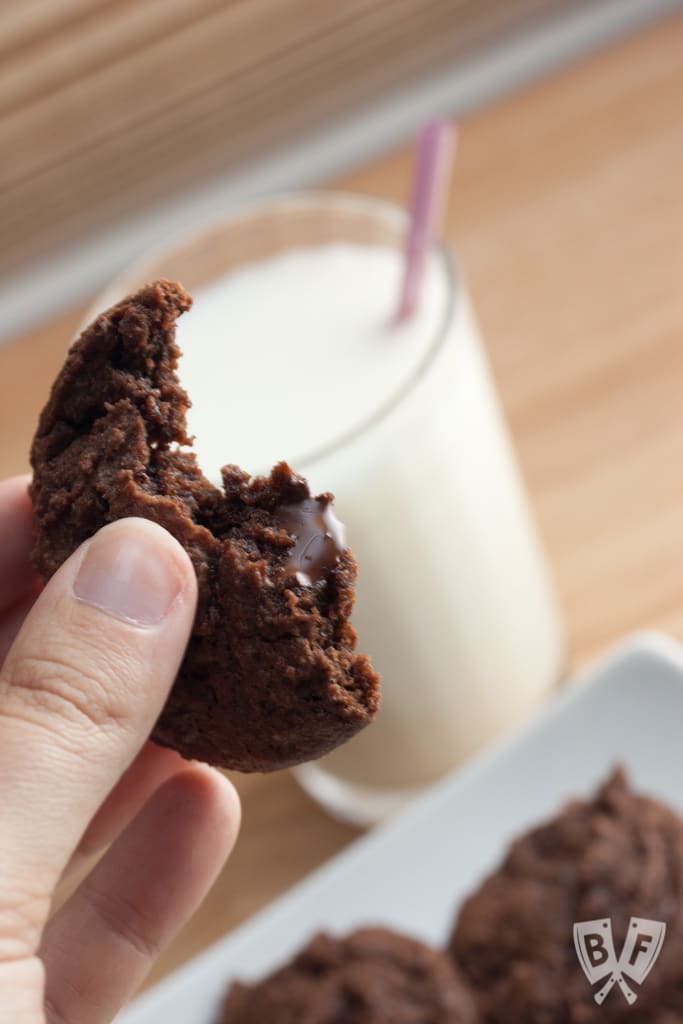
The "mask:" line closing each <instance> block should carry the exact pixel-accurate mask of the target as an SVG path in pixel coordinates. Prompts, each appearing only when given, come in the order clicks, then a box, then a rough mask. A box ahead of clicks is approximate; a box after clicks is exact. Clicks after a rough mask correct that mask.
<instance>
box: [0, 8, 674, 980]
mask: <svg viewBox="0 0 683 1024" xmlns="http://www.w3.org/2000/svg"><path fill="white" fill-rule="evenodd" d="M681 54H683V15H681V16H677V17H675V18H673V19H671V20H669V21H667V22H664V23H662V24H660V25H659V26H658V27H656V28H654V29H650V30H648V31H647V32H646V33H644V34H642V35H640V36H636V37H633V38H631V39H629V40H627V41H625V42H623V43H621V44H620V45H619V46H617V47H615V48H612V49H610V50H608V51H604V52H602V53H600V54H598V55H597V56H595V57H593V58H591V59H590V60H588V61H586V62H584V63H583V64H581V65H575V66H574V67H572V68H571V69H570V70H569V71H567V72H563V73H561V74H559V75H557V76H556V77H554V78H552V79H549V80H546V81H544V82H541V83H538V84H536V85H534V86H533V87H532V88H529V89H526V90H525V91H524V92H522V93H518V94H517V95H515V96H513V97H511V98H509V99H507V100H505V101H504V102H501V103H499V104H498V105H496V106H495V107H493V108H490V109H488V110H486V111H484V112H479V113H477V114H476V115H474V116H472V117H471V118H469V119H468V120H467V121H466V122H465V123H464V124H463V131H462V141H461V148H460V153H459V156H458V164H457V171H456V174H455V178H454V182H453V193H452V198H451V204H450V213H449V219H448V229H447V230H448V237H449V238H450V239H451V240H452V242H453V243H454V244H455V245H456V247H457V249H458V252H459V256H460V259H461V262H462V264H463V265H464V268H465V270H466V273H467V276H468V278H469V282H470V286H471V290H472V293H473V297H474V302H475V305H476V307H477V309H478V312H479V316H480V320H481V325H482V329H483V334H484V337H485V339H486V341H487V345H488V348H489V352H490V355H491V359H492V363H493V368H494V372H495V375H496V379H497V381H498V384H499V387H500V391H501V393H502V397H503V402H504V405H505V409H506V411H507V414H508V416H509V420H510V423H511V425H512V430H513V433H514V436H515V439H516V442H517V445H518V449H519V454H520V459H521V462H522V466H523V469H524V472H525V475H526V480H527V483H528V486H529V489H530V491H531V496H532V499H533V503H534V505H535V509H536V512H537V515H538V519H539V523H540V528H541V531H542V534H543V537H544V539H545V543H546V546H547V550H548V553H549V558H550V562H551V565H552V569H553V572H554V575H555V579H556V581H557V587H558V591H559V595H560V601H561V604H562V607H563V610H564V613H565V616H566V621H567V630H568V636H569V642H570V650H571V654H572V661H573V663H574V664H576V663H580V662H584V661H585V660H586V659H588V658H590V657H591V656H593V655H594V654H595V653H596V652H598V651H599V650H600V649H601V648H603V647H605V646H606V645H607V644H610V643H612V642H613V641H615V640H617V639H618V638H619V637H620V636H622V635H623V634H624V633H628V632H630V631H632V630H636V629H640V628H643V627H654V628H657V629H662V630H666V631H667V632H669V633H671V634H673V635H674V636H676V637H677V638H679V639H681V640H683V124H682V122H681V111H683V60H681ZM409 175H410V154H409V152H408V151H407V150H406V151H401V152H398V153H395V154H393V155H390V156H388V157H386V158H385V159H383V160H381V161H379V162H377V163H375V164H373V165H372V166H368V167H364V168H363V169H362V170H359V171H358V172H357V173H355V174H353V175H352V176H349V177H347V178H346V179H345V180H344V181H343V182H341V183H337V184H341V185H342V186H343V187H348V188H351V189H355V190H362V191H365V192H369V193H373V194H378V195H383V196H388V197H390V198H393V199H397V200H401V201H402V200H404V199H405V197H406V193H407V190H408V181H409ZM37 301H39V296H38V297H37ZM78 319H79V311H73V312H71V313H69V314H68V315H65V316H63V317H62V318H61V319H60V320H59V321H57V322H54V323H50V324H48V325H46V326H45V327H44V328H43V329H41V330H39V331H36V332H34V333H32V334H31V336H30V337H27V338H25V339H23V340H22V341H21V342H20V343H19V344H15V345H13V346H10V347H6V348H4V349H0V389H1V392H0V393H1V395H2V401H1V402H0V436H1V437H2V442H3V443H2V450H1V451H0V474H2V475H4V474H8V473H12V472H19V471H23V470H24V469H25V468H26V452H27V449H28V445H29V440H30V436H31V433H32V430H33V427H34V425H35V421H36V416H37V413H38V409H39V407H40V406H41V404H42V403H43V401H44V399H45V395H46V391H47V388H48V386H49V383H50V381H51V379H52V377H53V376H54V373H55V371H56V369H57V367H58V365H59V363H60V362H61V359H62V356H63V353H64V350H65V347H66V344H67V342H68V339H69V335H70V332H71V331H72V330H73V328H74V327H75V325H76V323H77V321H78ZM236 782H237V786H238V788H239V790H240V793H241V795H242V800H243V805H244V827H243V832H242V836H241V839H240V841H239V844H238V847H237V850H236V852H235V854H234V857H233V859H232V862H231V864H230V865H229V866H228V868H227V869H226V870H225V871H224V872H223V874H222V876H221V877H220V879H219V881H218V882H217V884H216V886H215V888H214V890H213V892H212V894H211V896H210V897H209V899H208V900H207V901H206V903H205V904H204V906H203V908H202V909H201V910H200V911H199V912H198V913H197V914H196V916H195V918H194V919H193V921H192V922H191V923H190V924H189V925H188V927H187V928H186V929H185V930H184V932H183V933H182V934H181V935H180V936H179V937H178V938H177V939H176V941H175V942H174V943H173V945H172V946H171V948H170V949H169V950H168V951H166V952H165V953H164V955H163V956H162V958H161V961H160V963H159V965H158V967H157V968H156V970H155V972H154V975H153V978H154V979H158V978H159V977H161V975H163V974H164V973H165V972H167V971H169V970H170V969H171V968H173V967H175V966H176V965H177V964H179V963H180V962H181V961H183V960H184V959H186V958H187V957H189V956H191V955H192V954H194V953H196V952H198V951H199V950H200V949H201V948H202V947H203V946H204V945H206V944H207V943H209V942H211V941H212V940H214V939H216V938H218V937H219V936H220V935H222V934H223V933H224V932H226V931H227V930H228V929H230V928H232V927H233V926H234V925H236V924H237V923H239V922H240V921H242V920H244V919H245V918H246V917H247V916H248V915H250V914H251V913H253V912H254V911H255V910H257V909H258V908H259V907H261V906H263V905H264V904H265V903H267V902H268V901H269V900H271V899H273V897H274V896H276V895H277V894H278V893H280V892H282V890H284V889H286V888H287V887H288V886H290V885H291V884H292V883H293V882H295V881H296V880H297V879H299V878H301V877H302V876H303V875H305V874H306V873H307V872H309V871H310V870H311V869H312V868H314V867H315V866H316V865H318V864H320V863H321V862H322V861H324V860H325V859H326V858H327V857H329V856H330V855H332V854H333V853H335V852H336V851H337V850H339V849H341V848H342V847H343V846H344V845H346V844H347V843H348V842H350V841H351V840H352V839H353V838H354V832H353V830H352V829H350V828H347V827H344V826H342V825H339V824H336V823H334V822H333V821H331V820H329V819H328V818H327V817H326V816H325V815H324V814H323V812H322V811H320V810H319V809H318V808H317V807H316V806H314V805H313V804H312V803H311V802H310V801H309V800H308V799H307V798H306V797H305V796H304V795H303V794H302V793H301V792H300V791H299V789H298V788H297V786H296V785H295V784H294V782H293V781H292V779H291V777H290V776H289V775H288V774H286V773H284V774H279V775H274V776H268V777H259V776H253V777H244V778H238V779H237V780H236Z"/></svg>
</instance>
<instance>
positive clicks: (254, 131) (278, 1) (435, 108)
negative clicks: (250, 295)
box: [0, 0, 679, 337]
mask: <svg viewBox="0 0 683 1024" xmlns="http://www.w3.org/2000/svg"><path fill="white" fill-rule="evenodd" d="M678 6H679V3H678V2H677V0H344V2H343V3H339V2H334V0H192V2H191V3H188V2H186V0H7V2H5V3H3V4H2V5H0V153H2V159H1V160H0V243H1V244H0V304H1V305H2V309H3V317H2V322H1V323H0V336H5V337H6V336H8V335H12V334H16V333H18V332H19V331H20V330H22V329H25V328H26V327H28V326H31V325H32V324H33V323H35V322H36V321H37V320H39V319H40V318H41V316H42V317H44V316H45V315H46V314H48V313H49V312H51V311H54V310H56V309H58V308H60V307H61V308H65V307H67V306H68V304H69V303H70V302H71V303H73V302H75V301H77V300H79V299H81V298H83V297H84V296H85V295H87V294H91V293H92V292H93V290H94V289H95V288H96V287H98V286H100V285H101V284H102V283H103V282H104V281H105V280H106V279H107V277H108V276H109V275H110V274H111V273H112V272H113V271H114V269H116V268H117V267H119V266H121V265H122V264H123V263H125V261H126V260H127V259H128V258H130V257H131V256H132V255H134V254H135V253H136V252H138V251H140V249H141V248H144V247H146V246H147V245H149V244H151V243H152V242H154V241H155V240H156V239H158V238H159V237H163V236H164V235H165V234H168V233H171V232H173V231H175V230H178V229H180V228H181V227H183V226H185V225H188V224H191V223H193V222H194V221H195V220H196V219H197V218H198V217H200V218H205V217H206V216H207V215H209V214H210V213H212V212H213V213H215V211H216V210H217V209H220V208H222V207H224V206H225V205H226V204H227V203H232V202H234V201H236V200H239V199H241V198H243V197H244V196H246V195H253V194H255V193H258V192H264V191H272V190H274V189H283V188H291V187H294V186H300V185H303V184H309V183H311V182H314V181H320V180H322V179H325V178H329V177H330V176H332V175H338V174H340V173H341V172H342V171H345V170H347V169H348V168H350V167H353V166H355V165H357V164H359V163H360V162H361V161H364V160H368V159H369V158H371V157H373V156H375V155H377V154H378V153H380V152H382V151H383V150H386V149H387V148H389V147H391V146H395V145H396V144H397V143H399V142H400V141H402V140H403V139H405V138H407V137H408V136H410V134H411V133H412V132H413V131H414V130H415V129H416V127H417V126H418V125H419V123H420V121H421V120H423V119H424V118H425V117H426V116H429V115H434V114H437V113H442V112H443V113H448V114H462V113H463V112H466V111H471V110H473V109H475V108H477V107H478V106H480V105H481V104H482V103H484V102H489V101H490V100H491V99H492V98H493V97H495V96H496V95H499V94H500V93H502V92H505V91H507V90H509V89H511V88H513V87H514V86H517V85H519V84H520V83H521V82H523V81H524V80H525V79H528V78H530V77H533V76H535V75H538V74H540V73H542V72H548V71H549V70H552V69H553V68H556V67H557V66H558V65H560V64H561V63H562V62H565V61H567V60H569V59H570V58H577V57H579V56H581V55H585V54H586V53H587V52H588V51H590V50H591V49H593V48H595V47H596V46H598V45H600V44H603V43H605V42H606V41H608V40H610V39H613V38H615V37H616V36H618V35H619V34H620V33H624V32H626V31H628V30H633V29H635V28H636V27H637V26H639V25H642V24H643V23H644V22H646V21H647V20H649V19H652V18H654V17H658V16H661V15H662V14H663V13H665V12H666V11H668V10H671V9H673V8H675V7H678ZM27 275H28V276H27ZM38 275H40V276H38ZM37 291H39V292H40V296H41V298H40V303H36V292H37Z"/></svg>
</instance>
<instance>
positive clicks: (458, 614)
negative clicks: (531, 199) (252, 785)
mask: <svg viewBox="0 0 683 1024" xmlns="http://www.w3.org/2000/svg"><path fill="white" fill-rule="evenodd" d="M400 274H401V265H400V255H399V253H398V252H397V251H395V250H393V249H389V248H379V247H370V246H367V247H366V246H360V245H350V244H348V245H347V244H345V245H336V244H335V245H330V246H326V247H318V248H313V249H301V250H294V251H291V252H290V253H288V254H286V255H284V256H278V257H275V258H273V259H271V260H269V261H267V262H264V263H261V264H256V265H252V266H247V267H245V268H243V269H241V270H239V271H237V272H235V273H233V274H231V275H230V276H229V277H226V278H225V279H223V280H221V281H218V282H216V283H214V284H213V285H211V286H210V287H209V288H206V289H204V290H202V291H199V292H197V293H195V308H194V309H193V311H192V312H191V313H190V314H189V315H188V316H186V317H183V318H182V319H181V321H180V324H179V329H178V334H179V341H180V345H181V348H182V349H183V351H184V353H185V356H184V359H183V361H182V363H181V368H180V369H181V377H182V380H183V383H184V384H185V386H186V387H187V389H188V391H189V393H190V397H191V398H192V401H193V403H194V406H193V408H192V410H191V411H190V431H191V432H194V433H195V434H196V435H197V441H196V442H195V445H196V450H197V452H198V455H199V459H200V462H201V464H202V467H203V468H204V470H205V472H206V473H207V474H208V475H209V476H210V477H212V478H213V479H214V480H218V479H219V474H218V470H219V468H220V466H221V465H222V464H223V463H224V462H236V463H238V464H239V465H241V466H242V467H243V468H244V469H246V470H248V471H249V472H252V473H256V472H262V471H264V470H268V469H269V468H270V466H271V465H273V464H274V463H275V462H276V461H278V460H279V459H286V460H287V461H288V462H289V463H290V464H291V465H292V466H293V468H294V469H296V470H298V471H300V472H303V473H304V474H305V475H306V476H307V477H308V479H309V481H310V483H311V486H312V488H313V490H314V491H315V492H317V491H322V490H332V491H333V492H334V493H335V494H336V496H337V500H336V505H335V509H336V512H337V515H338V516H339V517H340V518H341V519H342V520H343V521H344V522H345V524H346V527H347V533H348V538H349V543H350V545H351V547H352V548H353V550H354V552H355V554H356V557H357V559H358V563H359V578H358V588H357V603H356V610H355V613H354V624H355V625H356V628H357V630H358V632H359V634H360V649H361V650H363V651H365V652H367V653H369V654H370V655H371V657H372V660H373V663H374V664H375V666H376V667H377V668H378V670H379V671H380V672H381V673H382V676H383V684H384V687H383V690H384V700H383V707H382V710H381V712H380V714H379V716H378V718H377V720H376V722H375V724H373V725H372V726H371V727H370V728H368V729H366V730H365V731H364V732H363V733H362V734H361V735H360V736H358V737H357V738H356V739H354V740H352V741H351V742H350V743H348V744H347V745H346V746H344V747H342V748H341V749H339V750H337V751H335V752H334V753H333V754H331V755H330V756H329V757H327V758H325V759H323V761H321V762H319V763H318V766H312V767H311V766H309V767H306V768H305V769H304V770H303V771H300V778H302V780H303V782H304V784H305V785H307V787H308V788H310V789H311V790H312V791H314V792H318V795H320V792H322V790H321V789H320V785H319V783H320V784H321V785H322V787H323V790H324V787H325V785H326V781H325V780H326V779H327V780H328V782H329V779H330V778H332V779H335V780H336V782H335V783H334V785H335V786H336V787H337V789H339V787H340V786H341V787H342V788H343V784H344V783H346V782H348V783H352V784H354V785H357V786H359V787H360V788H359V789H358V790H357V791H356V794H355V797H354V795H353V793H354V791H353V789H352V788H351V789H349V799H350V800H351V801H353V800H359V799H361V797H362V796H363V794H366V795H373V794H375V795H376V794H377V793H380V794H381V793H382V792H384V791H389V792H391V791H393V792H396V790H397V789H402V790H404V791H405V790H407V789H409V788H411V787H416V786H421V785H423V784H425V783H427V782H429V781H431V780H432V779H435V778H437V777H438V776H439V775H441V774H443V773H444V772H445V771H447V770H448V769H449V768H450V767H452V766H453V765H454V764H455V763H457V762H458V761H459V760H460V759H461V758H462V757H463V756H464V755H466V754H467V753H469V752H470V751H472V750H474V749H476V748H477V747H478V746H480V745H481V744H482V743H483V742H485V741H486V740H488V739H490V738H491V737H493V736H495V735H497V734H499V733H500V732H502V731H504V730H505V729H506V728H508V727H509V726H511V725H513V724H514V723H516V722H518V721H520V720H521V719H523V718H524V717H525V716H526V715H528V713H529V712H530V711H531V710H532V708H533V707H534V706H535V705H536V704H537V703H538V701H539V700H540V698H541V697H542V696H543V695H544V694H545V693H546V692H547V691H548V689H549V687H550V686H551V685H552V684H553V683H554V682H555V681H556V680H557V679H558V677H559V674H560V671H561V667H562V658H563V638H562V632H561V629H560V625H559V620H558V616H557V611H556V607H555V603H554V599H553V594H552V591H551V587H550V585H549V581H548V577H547V573H546V568H545V564H544V560H543V555H542V552H541V550H540V547H539V544H538V540H537V537H536V533H535V530H534V527H533V523H532V520H531V517H530V513H529V508H528V505H527V502H526V499H525V496H524V493H523V489H522V486H521V482H520V479H519V475H518V471H517V468H516V464H515V460H514V456H513V453H512V450H511V447H510V442H509V439H508V435H507V432H506V429H505V426H504V424H503V421H502V419H501V414H500V410H499V406H498V402H497V399H496V396H495V393H494V390H493V386H492V382H491V379H490V376H489V371H488V368H487V365H486V361H485V358H484V355H483V352H482V348H481V345H480V342H479V339H478V335H477V331H476V328H475V326H474V324H473V321H472V318H471V315H470V312H469V308H468V304H467V300H466V297H465V296H464V294H463V292H462V289H461V287H460V285H459V284H458V288H457V290H456V294H455V299H453V291H452V285H451V281H450V277H449V272H448V269H447V266H446V263H445V261H444V259H443V258H442V256H441V255H440V254H438V253H437V252H434V253H433V254H432V256H431V261H430V263H429V265H428V268H427V274H426V279H425V283H424V291H423V294H422V302H421V306H420V309H419V312H418V314H417V315H416V316H415V317H414V318H413V319H412V320H411V321H410V322H409V323H407V324H405V325H403V326H401V327H400V328H395V327H390V326H389V321H390V316H391V313H392V310H393V308H394V305H395V302H396V296H397V293H398V288H399V281H400ZM444 330H445V332H446V336H445V337H444ZM387 407H388V408H387ZM382 410H384V411H383V412H382ZM373 417H374V419H373ZM349 435H351V436H350V437H349ZM344 438H346V440H345V441H344V440H342V439H344ZM321 453H322V454H321ZM321 769H324V770H325V773H326V774H325V775H323V774H322V772H321ZM327 773H329V775H328V774H327ZM328 788H329V786H328ZM340 791H341V790H340ZM338 796H339V794H338V793H337V794H336V795H335V796H334V798H333V802H336V803H337V804H339V806H337V810H338V811H340V812H342V813H344V814H345V815H346V816H349V817H357V818H363V817H367V815H365V813H364V812H363V811H362V810H361V811H359V812H358V813H357V814H356V813H354V810H353V803H352V805H351V806H350V807H346V808H345V807H343V806H342V805H341V804H340V802H339V799H338ZM327 798H328V799H329V798H330V795H329V793H327ZM342 803H343V801H342ZM369 816H370V817H372V816H374V813H373V814H370V815H369Z"/></svg>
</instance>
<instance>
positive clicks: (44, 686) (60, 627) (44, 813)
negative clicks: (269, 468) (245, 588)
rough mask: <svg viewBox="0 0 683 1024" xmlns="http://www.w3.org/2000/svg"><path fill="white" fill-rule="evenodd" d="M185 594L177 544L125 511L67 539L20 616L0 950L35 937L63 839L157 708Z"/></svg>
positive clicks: (1, 732)
mask: <svg viewBox="0 0 683 1024" xmlns="http://www.w3.org/2000/svg"><path fill="white" fill-rule="evenodd" d="M195 603H196V582H195V577H194V572H193V570H192V565H191V563H190V560H189V558H188V556H187V555H186V553H185V552H184V551H183V549H182V548H181V547H180V545H179V544H178V543H177V542H176V541H175V540H174V539H173V538H172V537H171V535H170V534H168V533H166V531H165V530H163V529H162V528H161V527H159V526H156V525H154V524H153V523H150V522H147V521H145V520H141V519H128V520H121V521H119V522H116V523H113V524H111V525H110V526H107V527H105V528H104V529H103V530H101V531H100V532H99V533H98V534H97V535H96V536H95V537H94V538H92V539H91V540H89V541H88V542H86V544H84V545H83V546H82V547H81V548H80V549H79V550H78V551H77V552H75V554H73V555H72V556H71V558H70V559H69V560H68V561H67V562H65V564H64V565H63V566H62V567H61V568H60V569H59V571H58V572H57V573H56V574H55V575H54V576H53V578H52V579H51V580H50V582H49V583H48V585H47V586H46V588H45V590H44V591H43V593H42V594H41V595H40V597H39V598H38V600H37V602H36V604H35V605H34V606H33V608H32V610H31V612H30V613H29V615H28V617H27V619H26V621H25V622H24V625H23V627H22V629H21V631H20V633H19V635H18V637H17V638H16V640H15V642H14V644H13V646H12V648H11V650H10V652H9V654H8V656H7V658H6V660H5V663H4V665H3V667H2V670H1V671H0V778H1V779H2V796H1V797H0V836H2V842H1V843H0V960H2V959H3V957H4V956H5V955H8V956H23V955H26V954H27V953H30V952H32V951H33V948H34V947H35V945H36V944H37V942H38V939H39V936H40V931H41V929H42V926H43V924H44V922H45V919H46V916H47V913H48V910H49V900H50V896H51V893H52V889H53V887H54V885H55V884H56V882H57V880H58V878H59V876H60V874H61V872H62V870H63V868H64V866H65V865H66V863H67V861H68V859H69V856H70V854H71V852H72V850H73V849H74V847H75V846H76V844H77V842H78V840H79V838H80V836H81V834H82V832H83V831H84V829H85V827H86V825H87V824H88V822H89V820H90V819H91V818H92V816H93V814H94V813H95V811H96V810H97V808H98V807H99V805H100V803H101V802H102V800H103V799H104V798H105V796H106V795H107V794H108V792H109V791H110V790H111V789H112V787H113V786H114V784H115V783H116V781H117V780H118V778H119V777H120V775H121V774H122V772H123V771H124V770H125V769H126V768H127V766H128V765H129V764H130V763H131V761H132V760H133V758H134V757H135V755H136V753H137V752H138V751H139V749H140V748H141V746H142V745H143V743H144V741H145V738H146V737H147V736H148V734H149V732H150V730H151V729H152V727H153V725H154V722H155V720H156V718H157V715H158V714H159V712H160V710H161V707H162V705H163V703H164V700H165V698H166V695H167V693H168V691H169V689H170V687H171V684H172V682H173V679H174V678H175V675H176V673H177V670H178V667H179V665H180V661H181V659H182V656H183V652H184V649H185V645H186V643H187V639H188V636H189V633H190V629H191V627H192V620H193V616H194V610H195ZM27 947H31V948H27Z"/></svg>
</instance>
